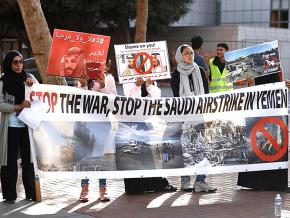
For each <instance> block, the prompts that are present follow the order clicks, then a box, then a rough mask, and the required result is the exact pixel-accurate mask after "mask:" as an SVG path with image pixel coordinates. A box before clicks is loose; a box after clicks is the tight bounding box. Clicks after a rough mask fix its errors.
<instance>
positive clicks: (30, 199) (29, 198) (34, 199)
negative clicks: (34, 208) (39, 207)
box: [25, 197, 36, 201]
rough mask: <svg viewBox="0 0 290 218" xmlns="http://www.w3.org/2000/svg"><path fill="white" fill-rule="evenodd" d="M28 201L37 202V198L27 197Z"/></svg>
mask: <svg viewBox="0 0 290 218" xmlns="http://www.w3.org/2000/svg"><path fill="white" fill-rule="evenodd" d="M25 199H26V200H29V201H36V198H35V197H25Z"/></svg>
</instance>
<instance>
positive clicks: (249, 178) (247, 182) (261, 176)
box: [237, 73, 290, 192]
mask: <svg viewBox="0 0 290 218" xmlns="http://www.w3.org/2000/svg"><path fill="white" fill-rule="evenodd" d="M280 81H281V76H280V75H279V73H274V74H269V75H264V76H261V77H256V78H255V79H254V83H255V85H262V84H267V83H274V82H280ZM289 85H290V84H289V81H286V86H287V87H288V88H289ZM273 129H274V128H273ZM285 156H288V152H287V153H286V155H285ZM249 158H251V157H249ZM237 185H239V186H242V187H247V188H252V189H254V190H271V191H274V190H275V191H285V192H290V189H289V188H288V169H277V170H263V171H253V172H240V173H239V174H238V182H237Z"/></svg>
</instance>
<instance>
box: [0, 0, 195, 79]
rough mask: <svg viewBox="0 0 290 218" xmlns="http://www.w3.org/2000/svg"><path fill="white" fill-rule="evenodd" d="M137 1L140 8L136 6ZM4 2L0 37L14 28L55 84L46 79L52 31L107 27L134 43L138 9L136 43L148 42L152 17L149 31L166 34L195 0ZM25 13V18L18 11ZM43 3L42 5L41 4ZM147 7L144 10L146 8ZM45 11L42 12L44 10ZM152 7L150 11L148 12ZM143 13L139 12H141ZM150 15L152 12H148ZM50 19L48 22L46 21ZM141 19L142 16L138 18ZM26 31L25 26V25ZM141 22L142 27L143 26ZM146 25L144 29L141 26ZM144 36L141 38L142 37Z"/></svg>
mask: <svg viewBox="0 0 290 218" xmlns="http://www.w3.org/2000/svg"><path fill="white" fill-rule="evenodd" d="M136 1H137V3H138V4H139V3H140V5H138V4H137V6H136ZM136 1H132V0H131V1H127V0H110V1H108V0H99V1H93V0H30V1H27V0H17V2H16V0H1V1H0V18H1V24H0V37H3V36H5V34H7V33H8V32H9V29H10V28H11V27H12V28H14V30H15V32H17V33H18V34H19V36H20V37H21V39H22V40H23V41H24V42H25V43H26V44H27V45H29V43H28V42H30V45H31V47H32V50H33V54H34V56H35V58H36V63H37V66H38V68H39V70H40V73H41V76H42V78H43V80H44V81H46V82H48V83H55V81H53V80H49V78H48V77H46V76H45V73H46V68H47V63H48V56H49V49H50V44H51V36H50V32H49V29H48V27H50V29H51V30H52V29H54V28H60V29H70V30H75V31H83V32H91V33H95V31H97V27H98V26H99V25H101V24H106V25H107V26H108V27H109V28H112V29H117V30H120V31H121V33H122V34H121V35H122V36H123V39H121V40H120V41H123V42H125V43H128V42H132V37H131V31H130V24H132V25H133V24H134V22H135V19H136V7H137V9H138V8H139V7H140V11H141V12H142V10H143V9H142V8H145V9H146V10H145V11H143V12H145V13H143V12H142V13H141V15H142V14H143V15H144V17H143V16H142V17H140V18H141V19H137V20H136V28H137V29H139V28H141V29H142V31H141V30H137V34H136V39H135V40H136V41H145V40H146V23H147V13H148V23H147V24H148V25H147V26H148V30H149V32H156V31H157V30H165V29H166V28H167V27H168V25H169V24H171V23H173V22H175V21H178V20H179V19H180V17H182V16H183V15H184V14H185V13H186V11H187V7H188V5H189V4H190V3H191V2H192V0H179V1H178V4H177V3H176V1H175V0H166V1H162V0H136ZM17 3H18V4H19V7H20V9H21V13H22V16H21V14H20V12H19V9H18V7H17ZM40 3H41V4H40ZM142 5H143V6H142ZM41 6H42V7H43V11H42V7H41ZM147 6H148V9H147ZM138 11H139V10H138ZM147 11H148V12H147ZM44 15H45V16H46V19H47V22H46V19H45V17H44ZM138 17H139V14H138ZM22 18H23V21H24V24H25V28H26V32H27V35H28V38H29V40H28V38H27V35H26V32H25V28H24V25H23V21H22ZM139 22H140V26H139ZM141 23H142V25H141ZM139 33H140V35H139V36H138V34H139ZM137 36H138V37H137Z"/></svg>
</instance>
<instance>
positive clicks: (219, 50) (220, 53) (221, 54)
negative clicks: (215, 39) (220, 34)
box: [216, 46, 226, 58]
mask: <svg viewBox="0 0 290 218" xmlns="http://www.w3.org/2000/svg"><path fill="white" fill-rule="evenodd" d="M225 52H226V49H225V48H223V47H220V46H218V47H217V48H216V56H217V57H218V58H223V57H224V55H225Z"/></svg>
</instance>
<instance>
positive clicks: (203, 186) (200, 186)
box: [193, 181, 217, 192]
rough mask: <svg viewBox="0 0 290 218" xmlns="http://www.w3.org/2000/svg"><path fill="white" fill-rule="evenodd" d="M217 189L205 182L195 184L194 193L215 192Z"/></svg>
mask: <svg viewBox="0 0 290 218" xmlns="http://www.w3.org/2000/svg"><path fill="white" fill-rule="evenodd" d="M216 190H217V188H215V187H212V186H210V185H209V184H207V183H206V182H205V181H201V182H194V185H193V192H215V191H216Z"/></svg>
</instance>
